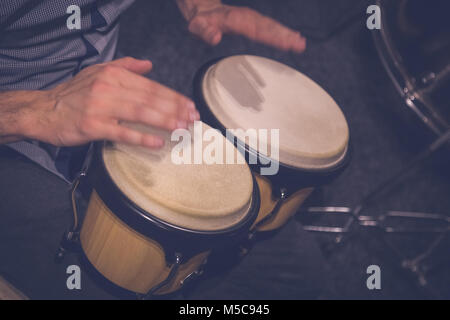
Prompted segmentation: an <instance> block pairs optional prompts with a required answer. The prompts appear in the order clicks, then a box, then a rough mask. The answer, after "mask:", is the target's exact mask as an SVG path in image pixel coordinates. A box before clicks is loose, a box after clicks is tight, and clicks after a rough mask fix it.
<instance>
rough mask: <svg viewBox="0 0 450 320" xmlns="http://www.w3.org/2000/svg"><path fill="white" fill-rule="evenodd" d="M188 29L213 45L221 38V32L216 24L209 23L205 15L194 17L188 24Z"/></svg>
mask: <svg viewBox="0 0 450 320" xmlns="http://www.w3.org/2000/svg"><path fill="white" fill-rule="evenodd" d="M216 16H217V15H216ZM189 31H190V32H192V33H193V34H195V35H196V36H198V37H199V38H201V39H202V40H203V41H205V42H206V43H209V44H210V45H213V46H215V45H217V44H219V42H220V41H221V40H222V32H221V31H220V29H219V28H218V27H217V24H216V23H214V24H213V23H209V22H208V20H207V18H206V17H201V16H200V17H197V18H194V19H193V20H192V21H191V23H190V24H189Z"/></svg>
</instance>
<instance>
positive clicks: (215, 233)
mask: <svg viewBox="0 0 450 320" xmlns="http://www.w3.org/2000/svg"><path fill="white" fill-rule="evenodd" d="M203 126H204V127H207V128H209V127H208V126H207V125H205V124H203ZM136 128H137V127H136ZM139 130H146V131H149V132H151V133H156V134H158V135H160V136H161V135H166V137H165V138H166V145H165V146H164V147H163V148H162V149H161V150H149V149H144V148H141V147H130V146H126V145H122V144H112V143H107V142H102V143H97V144H96V145H95V148H94V153H93V158H92V161H91V165H90V167H89V171H88V173H87V178H88V180H89V182H90V184H91V185H92V187H93V191H92V194H91V198H90V202H89V206H88V209H87V212H86V216H85V218H84V221H83V225H82V228H81V232H80V241H81V246H82V249H83V252H84V254H85V255H86V257H87V259H88V260H89V261H90V263H91V264H92V265H93V266H94V268H96V269H97V270H98V271H99V272H100V273H101V274H102V275H103V276H104V277H105V278H107V279H108V280H110V281H111V282H113V283H114V284H116V285H118V286H120V287H122V288H125V289H127V290H129V291H132V292H135V293H139V294H154V295H161V294H167V293H170V292H173V291H175V290H177V289H179V288H180V287H181V286H182V285H183V283H185V282H186V280H187V279H191V278H192V277H194V276H195V275H198V274H199V269H200V268H201V266H202V265H203V264H204V263H205V261H206V258H207V256H208V254H209V253H210V251H211V250H213V249H217V248H221V247H224V246H226V245H228V244H229V243H233V242H234V241H239V239H240V238H241V237H246V236H247V234H248V230H249V228H250V226H251V225H252V224H253V223H254V221H255V219H256V217H257V214H258V211H259V191H258V188H257V185H256V182H255V180H254V178H253V175H252V172H251V170H250V168H249V167H248V165H247V164H246V163H245V160H243V163H244V164H241V165H239V164H236V165H220V164H192V165H186V164H183V165H179V164H175V163H174V162H173V161H172V158H171V152H172V149H173V146H174V144H173V143H172V142H171V141H170V138H169V136H168V133H164V132H156V131H155V130H153V129H150V128H144V127H139ZM219 137H220V139H222V140H223V143H224V144H230V145H231V143H230V142H228V141H227V140H226V139H225V138H224V137H223V136H222V135H220V134H219ZM194 143H196V142H194ZM231 147H233V146H232V145H231ZM194 148H195V146H194ZM237 156H242V155H241V154H239V153H237Z"/></svg>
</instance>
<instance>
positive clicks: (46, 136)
mask: <svg viewBox="0 0 450 320" xmlns="http://www.w3.org/2000/svg"><path fill="white" fill-rule="evenodd" d="M151 68H152V64H151V62H150V61H146V60H136V59H133V58H124V59H120V60H116V61H112V62H110V63H106V64H101V65H94V66H91V67H88V68H86V69H84V70H83V71H82V72H80V73H79V74H78V75H77V76H76V77H74V78H73V79H72V80H70V81H68V82H66V83H63V84H60V85H59V86H57V87H55V88H54V89H52V90H49V91H42V94H41V95H40V96H41V98H40V100H39V101H37V102H35V103H34V106H33V107H30V108H29V110H28V112H23V114H24V118H25V119H26V121H25V125H24V126H23V127H24V128H25V129H24V131H26V132H23V133H22V135H23V136H26V137H28V138H33V139H36V140H40V141H44V142H48V143H51V144H54V145H58V146H71V145H78V144H83V143H86V142H89V141H93V140H103V139H105V140H111V141H118V142H125V143H128V144H133V145H141V146H146V147H150V148H153V147H161V146H162V145H163V143H164V142H163V140H162V139H161V138H160V137H157V136H153V135H148V134H143V133H141V132H138V131H135V130H132V129H130V128H127V127H125V126H123V125H121V122H122V121H129V122H137V123H142V124H146V125H152V126H156V127H159V128H162V129H166V130H174V129H177V128H187V126H188V123H190V122H193V121H194V120H198V119H199V114H198V112H197V110H196V109H195V106H194V104H193V102H192V101H191V100H189V99H188V98H186V97H185V96H183V95H181V94H179V93H177V92H175V91H173V90H171V89H169V88H167V87H164V86H162V85H161V84H159V83H157V82H154V81H151V80H149V79H147V78H145V77H143V76H142V75H143V74H146V73H148V72H149V71H150V70H151ZM23 120H24V119H22V123H24V121H23Z"/></svg>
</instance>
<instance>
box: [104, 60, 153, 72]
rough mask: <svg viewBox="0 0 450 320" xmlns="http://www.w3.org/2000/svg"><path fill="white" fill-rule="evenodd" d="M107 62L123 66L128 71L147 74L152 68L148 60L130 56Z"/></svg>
mask: <svg viewBox="0 0 450 320" xmlns="http://www.w3.org/2000/svg"><path fill="white" fill-rule="evenodd" d="M107 64H110V65H113V66H117V67H121V68H124V69H126V70H128V71H130V72H133V73H137V74H147V73H149V72H150V71H151V70H152V67H153V65H152V63H151V61H149V60H138V59H135V58H131V57H125V58H121V59H117V60H114V61H111V62H108V63H107Z"/></svg>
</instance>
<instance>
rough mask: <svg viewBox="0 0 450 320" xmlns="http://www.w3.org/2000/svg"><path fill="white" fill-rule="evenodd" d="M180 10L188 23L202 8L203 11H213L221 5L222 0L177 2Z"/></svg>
mask: <svg viewBox="0 0 450 320" xmlns="http://www.w3.org/2000/svg"><path fill="white" fill-rule="evenodd" d="M176 1H177V5H178V8H180V11H181V13H182V14H183V16H184V18H185V19H186V20H187V21H190V20H191V19H192V18H193V17H194V16H195V15H196V13H197V12H198V10H199V8H200V7H201V8H202V10H208V9H213V8H214V7H216V6H217V5H220V4H221V3H222V2H221V0H176Z"/></svg>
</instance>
